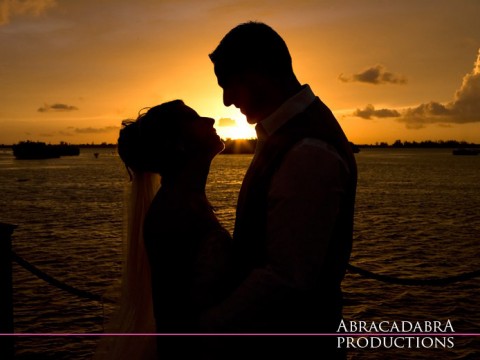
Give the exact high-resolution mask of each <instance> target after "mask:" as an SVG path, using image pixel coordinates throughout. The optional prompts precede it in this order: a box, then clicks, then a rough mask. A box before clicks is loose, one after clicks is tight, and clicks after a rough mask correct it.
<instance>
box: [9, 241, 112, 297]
mask: <svg viewBox="0 0 480 360" xmlns="http://www.w3.org/2000/svg"><path fill="white" fill-rule="evenodd" d="M12 260H13V261H15V262H16V263H17V264H18V265H20V266H22V267H23V268H24V269H25V270H28V271H30V272H31V273H32V274H33V275H35V276H37V277H38V278H39V279H42V280H43V281H45V282H47V283H49V284H50V285H53V286H55V287H57V288H59V289H61V290H64V291H66V292H68V293H70V294H72V295H75V296H78V297H81V298H84V299H89V300H93V301H99V302H110V303H112V302H113V301H112V300H111V299H108V298H105V297H103V296H102V295H99V294H94V293H91V292H90V291H86V290H81V289H77V288H75V287H73V286H70V285H68V284H65V283H64V282H62V281H60V280H57V279H55V278H54V277H52V276H50V275H48V274H46V273H44V272H43V271H42V270H40V269H39V268H37V267H36V266H35V265H32V264H31V263H29V262H28V261H27V260H25V259H24V258H22V257H21V256H20V255H18V254H17V253H15V251H13V250H12Z"/></svg>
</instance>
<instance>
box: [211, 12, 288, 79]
mask: <svg viewBox="0 0 480 360" xmlns="http://www.w3.org/2000/svg"><path fill="white" fill-rule="evenodd" d="M209 57H210V60H212V62H213V64H214V65H215V72H216V73H217V75H218V73H220V75H224V76H227V77H228V76H229V75H232V74H242V73H244V72H247V71H253V72H257V73H260V74H263V75H265V76H268V77H270V78H278V77H282V78H283V77H286V76H291V75H293V69H292V58H291V56H290V52H289V51H288V47H287V44H286V43H285V41H284V40H283V39H282V37H281V36H280V35H279V34H278V33H277V32H276V31H275V30H273V29H272V28H271V27H270V26H268V25H266V24H264V23H260V22H253V21H252V22H247V23H243V24H240V25H238V26H237V27H235V28H233V29H232V30H230V32H228V33H227V35H225V37H224V38H223V39H222V40H221V41H220V44H219V45H218V46H217V48H216V49H215V50H214V51H213V52H212V53H211V54H210V55H209Z"/></svg>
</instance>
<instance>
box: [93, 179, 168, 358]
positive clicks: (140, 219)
mask: <svg viewBox="0 0 480 360" xmlns="http://www.w3.org/2000/svg"><path fill="white" fill-rule="evenodd" d="M159 187H160V175H158V174H154V173H135V174H134V175H133V179H132V186H131V194H130V201H129V209H128V229H127V234H126V244H125V245H126V246H125V247H124V263H123V271H122V279H121V288H120V297H119V301H118V308H117V309H116V311H115V312H114V313H113V316H112V317H111V318H110V319H109V321H108V323H107V325H106V329H105V332H106V333H155V320H154V316H153V304H152V294H151V283H150V266H149V264H148V258H147V254H146V251H145V246H144V241H143V223H144V219H145V215H146V213H147V211H148V208H149V206H150V203H151V202H152V200H153V198H154V196H155V194H156V193H157V191H158V189H159ZM155 343H156V340H155V337H154V336H111V337H103V338H102V339H101V340H100V341H99V344H98V347H97V350H96V352H95V355H94V359H98V360H100V359H102V360H103V359H115V360H120V359H131V360H132V359H139V360H140V359H141V360H146V359H155V358H156V347H155Z"/></svg>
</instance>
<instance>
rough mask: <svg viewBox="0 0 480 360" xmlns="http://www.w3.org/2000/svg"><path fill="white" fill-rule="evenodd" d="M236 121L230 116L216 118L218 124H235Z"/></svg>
mask: <svg viewBox="0 0 480 360" xmlns="http://www.w3.org/2000/svg"><path fill="white" fill-rule="evenodd" d="M236 125H237V122H236V121H235V120H233V119H230V118H221V119H220V120H218V126H236Z"/></svg>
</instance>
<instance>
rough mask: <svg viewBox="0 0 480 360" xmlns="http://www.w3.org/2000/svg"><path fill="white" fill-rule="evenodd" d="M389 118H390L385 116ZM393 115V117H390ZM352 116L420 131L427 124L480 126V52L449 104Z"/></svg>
mask: <svg viewBox="0 0 480 360" xmlns="http://www.w3.org/2000/svg"><path fill="white" fill-rule="evenodd" d="M389 114H390V116H389ZM392 114H396V115H392ZM353 115H354V116H357V117H361V118H364V119H371V118H372V117H378V118H380V117H392V116H394V117H396V118H397V120H398V121H400V122H403V123H405V126H406V127H407V128H409V129H420V128H423V127H425V126H427V125H429V124H443V125H446V124H465V123H475V122H480V51H479V53H478V56H477V60H476V62H475V64H474V68H473V71H472V72H471V73H469V74H467V75H465V76H464V78H463V81H462V84H461V86H460V88H459V89H458V90H457V91H456V92H455V95H454V97H453V100H452V101H450V102H447V103H443V104H442V103H440V102H437V101H430V102H428V103H424V104H420V105H418V106H415V107H411V108H406V109H401V110H394V109H381V110H375V108H374V107H373V105H367V106H366V107H365V109H363V110H360V109H357V110H356V111H355V112H354V113H353Z"/></svg>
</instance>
